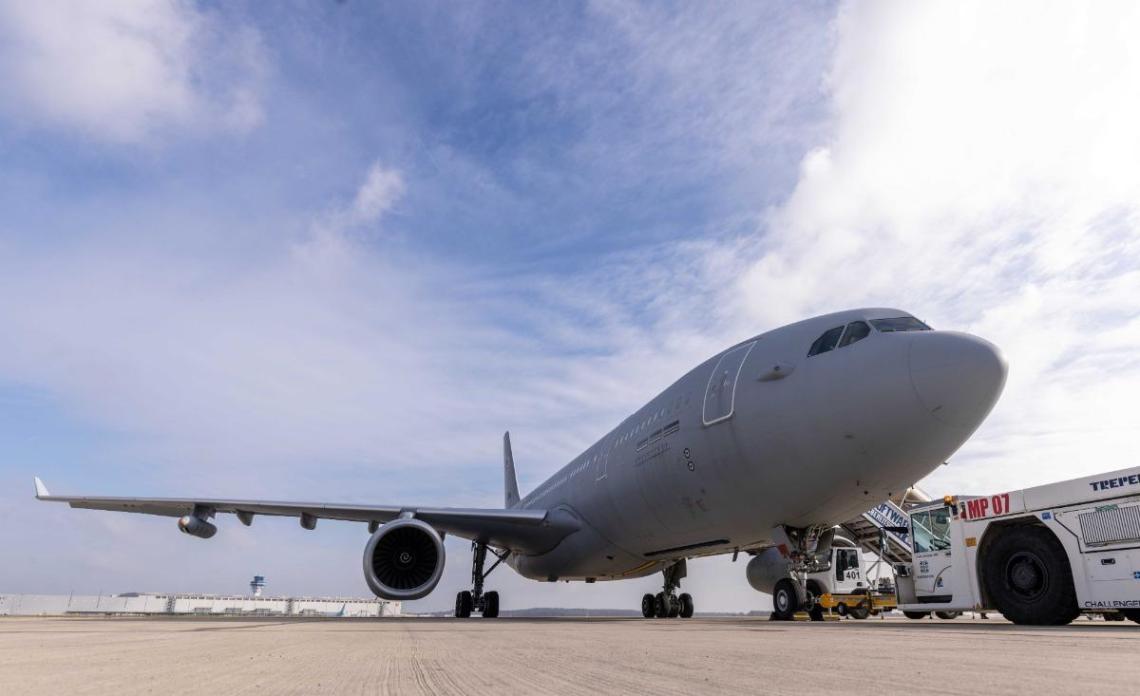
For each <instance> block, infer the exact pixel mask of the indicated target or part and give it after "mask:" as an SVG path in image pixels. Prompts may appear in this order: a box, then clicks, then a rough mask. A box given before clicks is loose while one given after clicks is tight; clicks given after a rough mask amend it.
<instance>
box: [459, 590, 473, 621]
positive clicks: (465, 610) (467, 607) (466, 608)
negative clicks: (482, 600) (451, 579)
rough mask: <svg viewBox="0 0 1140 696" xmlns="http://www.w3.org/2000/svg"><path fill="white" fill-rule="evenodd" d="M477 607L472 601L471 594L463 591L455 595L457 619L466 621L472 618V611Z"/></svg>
mask: <svg viewBox="0 0 1140 696" xmlns="http://www.w3.org/2000/svg"><path fill="white" fill-rule="evenodd" d="M474 607H475V602H474V601H473V600H472V599H471V593H470V592H468V591H467V590H463V591H462V592H460V593H459V594H457V595H455V618H457V619H466V618H468V617H470V616H471V610H472V609H473V608H474Z"/></svg>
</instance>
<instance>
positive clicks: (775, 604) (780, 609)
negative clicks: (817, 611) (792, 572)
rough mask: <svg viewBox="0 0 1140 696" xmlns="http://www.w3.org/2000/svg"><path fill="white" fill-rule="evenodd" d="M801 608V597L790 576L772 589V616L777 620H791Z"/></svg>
mask: <svg viewBox="0 0 1140 696" xmlns="http://www.w3.org/2000/svg"><path fill="white" fill-rule="evenodd" d="M799 610H800V597H799V595H798V594H797V593H796V585H795V583H793V582H792V581H791V580H789V579H788V578H784V579H783V580H781V581H780V582H778V583H776V587H775V588H774V589H773V590H772V616H773V617H775V619H776V620H777V621H791V620H792V619H793V618H795V615H796V612H797V611H799Z"/></svg>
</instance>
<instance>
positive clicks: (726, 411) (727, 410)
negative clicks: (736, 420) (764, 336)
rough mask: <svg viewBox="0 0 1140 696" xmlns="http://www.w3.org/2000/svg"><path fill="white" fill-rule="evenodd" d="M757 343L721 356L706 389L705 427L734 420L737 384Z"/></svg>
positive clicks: (703, 417)
mask: <svg viewBox="0 0 1140 696" xmlns="http://www.w3.org/2000/svg"><path fill="white" fill-rule="evenodd" d="M755 345H756V342H755V341H753V342H751V343H746V344H744V345H742V346H737V347H735V348H733V349H731V350H729V351H727V352H725V353H724V354H723V355H721V356H720V360H717V362H716V367H715V368H713V371H712V374H711V375H709V383H708V386H707V387H705V405H704V411H703V412H702V420H703V421H704V424H705V425H712V424H713V423H719V422H720V421H723V420H728V419H729V418H732V412H733V410H734V409H735V400H736V383H737V381H738V380H739V378H740V368H742V367H744V359H745V358H747V357H748V354H749V353H750V352H751V351H752V347H753V346H755Z"/></svg>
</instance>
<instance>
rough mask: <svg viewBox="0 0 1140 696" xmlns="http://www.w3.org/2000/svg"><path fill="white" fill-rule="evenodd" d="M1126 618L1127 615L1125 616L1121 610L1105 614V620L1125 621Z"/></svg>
mask: <svg viewBox="0 0 1140 696" xmlns="http://www.w3.org/2000/svg"><path fill="white" fill-rule="evenodd" d="M1124 618H1125V617H1124V614H1121V613H1119V612H1118V613H1115V614H1111V613H1110V614H1105V615H1104V620H1105V621H1123V620H1124Z"/></svg>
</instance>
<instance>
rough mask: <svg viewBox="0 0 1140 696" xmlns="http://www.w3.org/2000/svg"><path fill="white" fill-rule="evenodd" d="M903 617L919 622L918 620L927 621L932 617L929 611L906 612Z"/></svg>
mask: <svg viewBox="0 0 1140 696" xmlns="http://www.w3.org/2000/svg"><path fill="white" fill-rule="evenodd" d="M903 616H905V617H906V618H908V619H914V620H916V621H917V620H918V619H925V618H926V617H928V616H930V612H928V611H904V612H903Z"/></svg>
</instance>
